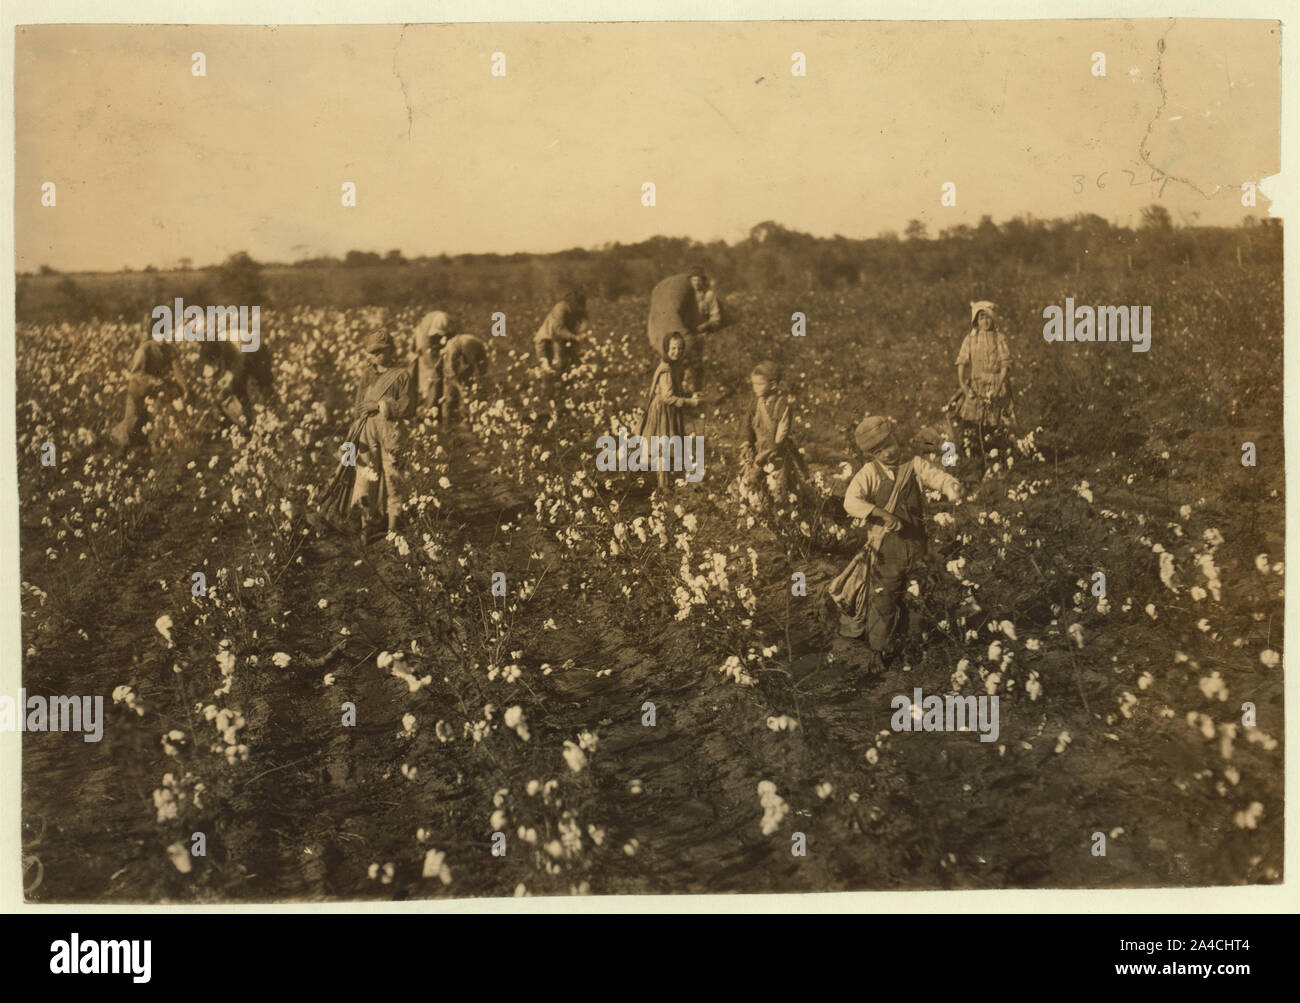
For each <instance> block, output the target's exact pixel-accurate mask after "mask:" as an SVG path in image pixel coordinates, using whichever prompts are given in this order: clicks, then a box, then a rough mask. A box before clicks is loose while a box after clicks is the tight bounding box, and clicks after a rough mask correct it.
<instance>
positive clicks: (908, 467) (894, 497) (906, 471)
mask: <svg viewBox="0 0 1300 1003" xmlns="http://www.w3.org/2000/svg"><path fill="white" fill-rule="evenodd" d="M915 477H916V467H915V466H914V465H913V464H912V461H911V460H908V461H907V463H906V464H904V466H903V468H902V469H900V470H899V471H898V473H897V474H896V475H895V476H894V490H893V491H891V492H890V493H889V502H888V503H887V504H886V505H885V511H886V512H888V513H889V514H890V515H893V514H894V509H895V508H897V507H898V499H899V498H900V497H901V496H902V494H903V489H904V488H906V487H907V485H908V484H909V483H910V482H911V480H912V479H913V478H915Z"/></svg>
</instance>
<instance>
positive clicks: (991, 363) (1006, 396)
mask: <svg viewBox="0 0 1300 1003" xmlns="http://www.w3.org/2000/svg"><path fill="white" fill-rule="evenodd" d="M970 309H971V317H970V323H971V326H970V331H969V332H967V334H966V337H965V339H964V340H963V341H962V343H961V351H960V352H959V353H958V354H957V382H958V384H959V385H960V387H961V391H962V394H963V398H962V402H961V407H960V410H959V411H958V415H957V416H958V421H959V424H960V432H961V436H962V439H963V445H964V448H965V451H966V452H967V454H970V453H972V452H973V451H974V446H975V444H976V443H978V444H979V446H980V450H981V454H982V452H983V447H984V443H985V437H986V436H987V435H988V434H989V433H990V432H992V431H994V430H996V429H998V428H1001V427H1002V426H1003V425H1004V424H1005V422H1006V420H1007V417H1008V415H1009V413H1010V410H1011V394H1010V384H1009V382H1008V379H1007V374H1008V372H1009V370H1010V368H1011V350H1010V349H1009V348H1008V347H1007V339H1006V338H1004V337H1003V336H1002V332H1001V331H999V330H998V329H997V320H996V318H995V316H994V306H993V304H992V303H990V302H989V301H988V300H979V301H978V302H975V303H972V304H971V305H970Z"/></svg>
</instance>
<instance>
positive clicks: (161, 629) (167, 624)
mask: <svg viewBox="0 0 1300 1003" xmlns="http://www.w3.org/2000/svg"><path fill="white" fill-rule="evenodd" d="M153 625H154V627H155V629H157V631H158V633H159V634H161V635H162V636H163V640H164V641H166V642H167V646H168V647H171V644H172V618H171V617H169V616H168V615H167V614H166V613H164V614H163V615H162V616H160V617H159V618H158V619H157V620H155V621H154V624H153Z"/></svg>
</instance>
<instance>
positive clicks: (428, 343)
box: [415, 310, 451, 352]
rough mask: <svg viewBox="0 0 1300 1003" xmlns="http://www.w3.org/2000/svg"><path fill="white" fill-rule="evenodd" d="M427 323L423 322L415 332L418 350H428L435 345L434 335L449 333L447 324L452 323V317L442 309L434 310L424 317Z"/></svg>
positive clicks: (416, 348)
mask: <svg viewBox="0 0 1300 1003" xmlns="http://www.w3.org/2000/svg"><path fill="white" fill-rule="evenodd" d="M424 319H425V321H427V322H428V323H427V325H426V324H421V325H420V328H419V330H417V331H416V332H415V350H416V351H417V352H427V351H429V350H430V348H432V347H433V336H434V335H436V334H440V335H443V336H444V337H445V336H446V334H447V326H448V325H449V324H450V323H451V320H450V318H448V316H447V314H446V313H444V312H443V311H442V310H434V311H433V313H431V314H429V315H428V316H427V317H425V318H424Z"/></svg>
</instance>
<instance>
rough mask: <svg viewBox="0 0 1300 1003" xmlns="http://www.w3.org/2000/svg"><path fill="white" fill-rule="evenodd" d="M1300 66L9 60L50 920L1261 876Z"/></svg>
mask: <svg viewBox="0 0 1300 1003" xmlns="http://www.w3.org/2000/svg"><path fill="white" fill-rule="evenodd" d="M269 16H270V15H269V13H268V17H269ZM700 16H709V14H708V12H707V11H703V12H701V15H700ZM864 16H865V15H864ZM963 16H972V12H970V11H967V12H963ZM979 16H980V17H983V15H979ZM177 19H178V20H181V19H183V15H178V18H177ZM1282 31H1283V27H1282V25H1281V23H1280V22H1279V21H1277V20H1264V19H1208V18H1190V19H1186V18H1162V19H1154V18H1143V19H1136V20H1082V19H1053V20H996V19H992V18H989V19H981V20H961V21H959V20H834V21H832V20H821V21H799V20H788V21H739V20H737V21H726V20H701V21H690V22H687V21H634V22H614V21H603V22H600V21H568V22H559V21H555V22H537V23H525V22H523V21H519V20H516V21H513V22H508V23H506V22H498V23H486V22H484V23H419V24H370V25H360V24H356V25H341V24H317V25H286V24H281V25H274V24H267V25H248V24H225V25H211V24H205V25H185V24H166V25H164V24H130V23H123V24H22V23H20V24H18V25H17V27H16V29H15V31H14V35H13V38H12V44H13V55H14V77H13V88H14V92H13V94H14V121H13V127H14V150H13V165H14V166H13V182H14V202H13V213H14V215H13V226H14V233H13V247H14V258H15V271H16V275H15V282H16V290H15V303H14V305H15V327H14V341H13V346H14V356H13V358H14V373H13V384H12V385H13V386H14V389H15V398H14V402H15V411H14V418H15V435H16V442H15V449H16V464H17V467H16V471H15V474H14V477H15V478H16V493H17V505H18V513H17V515H18V524H17V526H16V527H15V528H16V529H17V531H18V534H19V544H18V550H19V567H18V570H17V583H18V584H17V589H18V590H19V591H20V593H21V596H20V599H21V617H20V620H19V623H18V625H17V627H16V628H15V629H16V631H19V632H20V634H21V682H20V684H19V686H18V688H17V689H16V690H7V691H5V692H2V693H0V732H11V733H17V734H16V735H13V736H12V737H11V738H10V739H6V741H11V742H12V743H13V744H14V745H15V746H20V748H21V762H22V767H21V866H22V890H23V896H24V897H25V901H26V902H27V903H29V904H34V905H43V904H52V905H57V904H100V905H111V906H121V905H128V904H141V905H158V904H183V905H214V904H215V905H228V904H238V903H332V902H343V903H355V902H374V903H394V902H404V901H413V900H429V901H432V900H440V899H505V898H513V897H539V898H548V897H550V898H556V897H563V896H602V897H609V896H650V895H670V896H677V897H678V898H679V899H681V900H683V901H685V900H687V899H690V898H691V897H694V896H701V895H718V894H730V895H754V894H758V893H764V894H768V895H773V894H775V895H781V896H784V897H786V898H790V897H792V896H790V894H789V893H809V892H872V891H876V892H879V891H893V892H920V891H947V892H958V893H973V892H976V891H990V890H1008V889H1015V890H1025V889H1034V890H1041V889H1051V890H1064V889H1086V890H1091V891H1097V892H1109V891H1111V890H1115V889H1188V888H1201V889H1204V888H1223V887H1227V886H1268V885H1279V884H1281V883H1282V882H1283V881H1284V877H1285V861H1284V838H1283V837H1284V825H1285V821H1286V811H1285V797H1284V793H1285V772H1284V754H1285V714H1284V702H1283V696H1284V687H1283V660H1284V655H1285V651H1286V644H1285V636H1284V635H1285V593H1284V586H1285V528H1286V527H1285V515H1286V476H1285V475H1286V450H1285V445H1284V432H1283V389H1284V387H1283V327H1284V325H1283V285H1284V280H1283V224H1282V218H1281V216H1280V215H1278V214H1277V212H1276V209H1275V206H1274V200H1275V199H1277V198H1280V197H1281V196H1280V185H1279V183H1278V179H1279V177H1280V174H1281V171H1282V137H1283V127H1282V107H1283V106H1282V78H1283V74H1282ZM14 650H15V652H16V651H17V648H16V647H15V649H14ZM17 786H18V785H17V784H15V788H16V787H17ZM1103 901H1104V900H1103ZM778 908H779V907H778ZM77 950H78V949H77V946H76V944H75V942H74V943H73V945H72V946H71V948H70V954H71V955H72V956H74V957H73V960H72V961H71V964H72V965H73V966H74V967H73V968H72V969H71V970H72V971H76V968H75V965H76V960H75V955H76V953H77ZM57 958H58V955H57V953H56V955H55V962H54V963H55V964H57V963H58V962H57ZM53 970H55V971H57V970H58V969H57V968H56V969H53ZM85 970H86V969H84V968H83V969H82V971H85Z"/></svg>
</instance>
